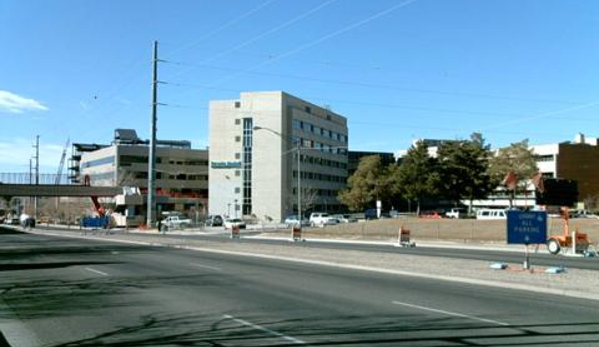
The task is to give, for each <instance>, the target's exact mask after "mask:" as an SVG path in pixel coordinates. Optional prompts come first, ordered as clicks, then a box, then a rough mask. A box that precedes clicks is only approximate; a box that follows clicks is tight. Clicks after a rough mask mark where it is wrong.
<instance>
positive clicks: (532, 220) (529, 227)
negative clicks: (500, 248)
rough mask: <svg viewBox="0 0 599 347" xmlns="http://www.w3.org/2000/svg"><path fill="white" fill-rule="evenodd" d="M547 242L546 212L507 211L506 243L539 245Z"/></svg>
mask: <svg viewBox="0 0 599 347" xmlns="http://www.w3.org/2000/svg"><path fill="white" fill-rule="evenodd" d="M545 242H547V212H546V211H508V212H507V243H508V244H540V243H545Z"/></svg>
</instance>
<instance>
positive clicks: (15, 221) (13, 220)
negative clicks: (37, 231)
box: [4, 215, 19, 225]
mask: <svg viewBox="0 0 599 347" xmlns="http://www.w3.org/2000/svg"><path fill="white" fill-rule="evenodd" d="M4 224H9V225H19V217H17V216H14V215H13V216H7V217H6V219H4Z"/></svg>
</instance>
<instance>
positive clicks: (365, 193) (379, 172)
mask: <svg viewBox="0 0 599 347" xmlns="http://www.w3.org/2000/svg"><path fill="white" fill-rule="evenodd" d="M386 171H387V170H386V169H385V168H384V167H383V165H382V163H381V158H380V157H379V156H378V155H371V156H367V157H363V158H361V159H360V164H359V165H358V169H357V170H356V172H355V173H354V174H353V175H351V176H350V177H349V179H348V181H347V188H346V189H344V190H342V191H341V192H339V197H338V198H339V201H340V202H341V203H342V204H344V205H346V206H347V207H349V209H350V210H352V211H362V210H364V209H366V208H368V207H374V205H375V202H376V199H377V198H378V199H381V200H385V199H387V198H388V197H389V189H387V188H388V187H387V172H386Z"/></svg>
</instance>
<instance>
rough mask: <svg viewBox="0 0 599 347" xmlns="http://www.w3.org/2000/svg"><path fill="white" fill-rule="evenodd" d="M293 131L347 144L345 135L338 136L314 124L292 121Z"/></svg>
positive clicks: (338, 134)
mask: <svg viewBox="0 0 599 347" xmlns="http://www.w3.org/2000/svg"><path fill="white" fill-rule="evenodd" d="M293 129H295V130H303V131H306V132H309V133H312V134H315V135H318V136H323V137H326V138H328V139H332V140H336V141H339V142H343V143H347V135H344V134H340V133H337V132H334V131H332V130H329V129H324V128H321V127H319V126H316V125H314V124H311V123H308V122H305V121H301V120H299V119H294V120H293Z"/></svg>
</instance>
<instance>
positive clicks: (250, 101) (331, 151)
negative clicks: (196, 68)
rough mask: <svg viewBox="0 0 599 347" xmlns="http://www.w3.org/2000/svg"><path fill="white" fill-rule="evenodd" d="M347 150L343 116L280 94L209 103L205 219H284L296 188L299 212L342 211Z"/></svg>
mask: <svg viewBox="0 0 599 347" xmlns="http://www.w3.org/2000/svg"><path fill="white" fill-rule="evenodd" d="M347 144H348V136H347V119H346V118H345V117H342V116H340V115H338V114H336V113H334V112H332V111H331V110H328V109H325V108H322V107H319V106H316V105H314V104H312V103H309V102H307V101H304V100H301V99H299V98H297V97H294V96H291V95H289V94H287V93H285V92H281V91H275V92H248V93H241V95H240V98H239V99H236V100H218V101H211V102H210V169H209V175H210V197H209V204H208V206H209V210H210V213H211V214H221V215H229V216H237V217H241V216H254V217H256V218H258V219H261V220H274V221H280V220H283V219H284V218H285V217H286V216H287V215H289V214H293V213H297V210H298V195H297V194H298V189H297V188H298V183H299V185H300V186H301V198H300V204H301V208H302V211H306V210H308V211H310V210H311V211H315V210H318V211H337V210H339V209H341V205H340V203H339V201H338V200H337V193H338V191H339V190H341V189H343V188H345V184H346V180H347ZM298 152H299V155H300V163H299V168H298ZM298 178H299V179H298Z"/></svg>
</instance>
